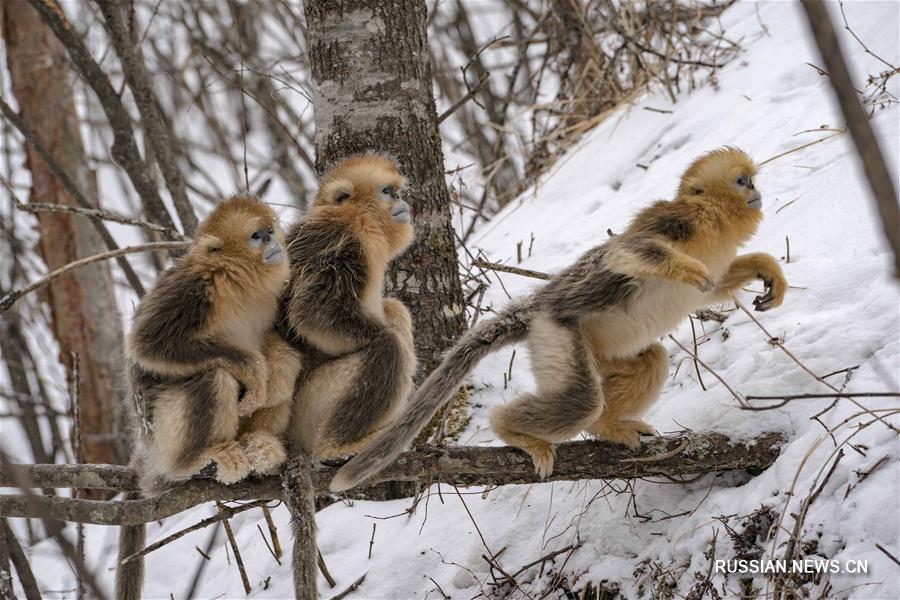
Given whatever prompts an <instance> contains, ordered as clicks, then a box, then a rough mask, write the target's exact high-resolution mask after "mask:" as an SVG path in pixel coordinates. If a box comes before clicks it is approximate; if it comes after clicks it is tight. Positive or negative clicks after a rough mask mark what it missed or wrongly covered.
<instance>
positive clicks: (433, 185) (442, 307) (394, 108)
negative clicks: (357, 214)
mask: <svg viewBox="0 0 900 600" xmlns="http://www.w3.org/2000/svg"><path fill="white" fill-rule="evenodd" d="M304 8H305V11H306V22H307V27H308V44H309V58H310V66H311V70H312V79H313V106H314V108H315V123H316V136H315V145H316V170H317V171H318V172H319V173H320V174H321V173H322V172H324V171H325V170H326V168H327V167H328V166H329V165H332V164H334V163H335V162H336V161H338V160H340V159H342V158H344V157H346V156H348V155H351V154H355V153H358V152H363V151H366V150H380V151H386V152H388V153H390V154H391V155H393V156H394V157H395V158H396V159H397V160H398V161H399V162H400V170H401V172H402V173H403V174H404V175H405V176H406V177H407V179H408V180H409V184H410V189H409V199H410V204H411V205H412V208H413V224H414V225H415V227H416V239H415V241H414V242H413V245H412V246H411V247H410V249H409V250H407V252H406V253H405V254H404V255H403V256H402V257H401V258H399V259H397V260H395V261H394V263H393V266H392V268H391V269H390V271H389V272H388V275H387V288H388V292H389V293H390V294H392V295H394V296H396V297H398V298H399V299H400V300H401V301H403V303H405V304H406V305H407V306H408V307H409V309H410V312H411V313H412V318H413V326H414V327H415V340H416V353H417V354H418V357H419V361H420V363H421V365H422V369H421V370H420V377H422V376H424V375H425V374H427V373H428V372H429V371H431V369H433V368H434V367H435V366H436V365H437V363H438V362H439V361H440V356H441V353H442V352H443V350H445V349H446V348H447V347H448V346H449V345H450V344H452V342H453V341H454V340H455V339H456V338H457V337H458V336H459V335H460V334H461V333H462V332H463V330H464V329H465V318H464V317H465V303H464V300H463V295H462V288H461V287H460V283H459V272H458V267H457V257H456V248H455V244H454V237H453V228H452V225H451V221H450V196H449V193H448V191H447V185H446V182H445V181H444V155H443V152H442V150H441V138H440V133H439V131H438V122H437V112H436V110H435V105H434V94H433V92H432V73H431V61H430V58H429V57H430V54H429V52H428V42H427V37H426V30H425V24H426V21H425V17H426V9H425V2H424V0H397V1H392V2H381V1H376V0H345V1H342V2H335V1H333V0H305V1H304Z"/></svg>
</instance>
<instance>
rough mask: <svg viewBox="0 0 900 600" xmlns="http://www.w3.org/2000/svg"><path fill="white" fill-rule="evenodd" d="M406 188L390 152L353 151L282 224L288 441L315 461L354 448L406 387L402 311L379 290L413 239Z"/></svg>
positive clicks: (411, 361)
mask: <svg viewBox="0 0 900 600" xmlns="http://www.w3.org/2000/svg"><path fill="white" fill-rule="evenodd" d="M403 186H404V179H403V177H402V176H401V175H400V173H399V172H398V171H397V166H396V164H395V163H394V161H393V160H391V159H389V158H387V157H385V156H383V155H380V154H371V153H370V154H361V155H357V156H353V157H350V158H348V159H346V160H344V161H342V162H341V163H339V164H338V165H337V166H335V167H334V168H333V169H332V170H331V171H330V172H328V173H327V174H326V175H325V177H324V178H323V180H322V183H321V187H320V189H319V192H318V193H317V195H316V199H315V203H314V205H313V207H312V210H311V212H310V214H309V215H308V216H307V217H306V218H305V219H304V220H303V221H301V222H300V223H298V224H296V225H294V226H293V227H292V228H291V229H290V230H289V232H288V236H287V239H288V242H287V251H288V257H289V258H290V263H291V269H290V277H289V283H288V286H287V289H286V290H285V294H284V297H283V300H282V308H281V315H280V317H279V324H278V330H279V333H281V334H282V336H283V337H284V338H285V339H286V340H290V341H292V342H293V343H294V345H295V347H297V348H298V349H299V350H300V351H301V354H303V357H304V358H303V362H304V370H303V374H302V375H301V378H300V380H299V381H298V383H297V385H296V395H295V398H294V419H293V426H292V428H291V431H292V432H293V439H294V441H296V442H297V443H298V444H299V446H300V447H301V448H303V449H304V450H305V451H307V452H310V453H311V454H312V455H313V456H314V457H315V458H317V459H325V458H330V457H337V456H345V455H347V454H351V453H353V452H356V451H357V450H358V449H359V448H360V447H361V445H362V444H363V443H364V442H365V441H366V440H367V439H368V438H369V436H371V435H372V434H373V433H374V432H375V431H376V430H378V429H379V428H380V427H382V426H383V425H384V424H385V423H386V422H387V421H388V420H389V419H390V418H391V417H392V416H393V415H395V414H396V412H397V411H398V409H400V408H401V407H402V404H403V403H404V402H405V401H406V397H407V396H408V395H409V392H410V390H411V388H412V377H413V375H414V374H415V369H416V357H415V351H414V349H413V339H412V322H411V320H410V315H409V311H408V310H407V309H406V307H405V306H404V305H403V304H402V303H401V302H400V301H398V300H395V299H393V298H385V297H384V273H385V270H386V269H387V266H388V263H389V262H390V261H391V259H393V258H394V257H395V256H397V255H399V254H400V253H401V252H403V250H405V249H406V248H407V246H409V244H410V242H411V241H412V239H413V228H412V225H411V224H410V221H411V218H410V209H409V205H408V204H407V203H406V202H404V201H403V200H401V199H400V192H401V190H402V188H403Z"/></svg>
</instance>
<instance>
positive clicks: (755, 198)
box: [734, 175, 762, 210]
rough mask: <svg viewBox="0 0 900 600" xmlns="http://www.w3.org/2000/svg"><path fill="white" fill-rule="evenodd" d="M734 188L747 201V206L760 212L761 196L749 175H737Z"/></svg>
mask: <svg viewBox="0 0 900 600" xmlns="http://www.w3.org/2000/svg"><path fill="white" fill-rule="evenodd" d="M734 187H736V188H737V189H738V191H740V192H741V194H743V195H744V196H745V197H746V199H747V206H749V207H750V208H755V209H756V210H762V195H760V193H759V190H757V189H756V187H754V185H753V177H752V176H750V175H738V176H737V177H736V178H735V180H734Z"/></svg>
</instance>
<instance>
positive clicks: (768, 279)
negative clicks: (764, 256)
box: [753, 264, 788, 311]
mask: <svg viewBox="0 0 900 600" xmlns="http://www.w3.org/2000/svg"><path fill="white" fill-rule="evenodd" d="M775 266H776V267H778V265H777V264H776V265H775ZM759 278H760V279H761V280H762V282H763V285H764V286H765V288H766V291H765V293H764V294H763V295H761V296H757V297H756V298H754V299H753V310H759V311H764V310H769V309H770V308H775V307H777V306H781V303H782V302H784V294H785V292H786V291H787V287H788V285H787V280H786V279H785V278H784V275H782V274H781V268H780V267H778V272H777V273H769V274H765V273H760V274H759Z"/></svg>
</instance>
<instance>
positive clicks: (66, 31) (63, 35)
mask: <svg viewBox="0 0 900 600" xmlns="http://www.w3.org/2000/svg"><path fill="white" fill-rule="evenodd" d="M28 1H29V3H30V4H31V6H32V7H34V9H35V10H36V11H37V12H38V14H40V15H41V19H43V21H44V23H46V24H47V26H48V27H50V29H51V30H53V33H54V34H56V37H57V38H59V41H60V42H62V45H63V46H65V48H66V51H67V52H68V54H69V58H71V59H72V63H73V64H74V65H75V67H76V68H77V69H78V72H79V73H81V75H82V77H84V80H85V81H86V82H87V83H88V85H90V86H91V88H92V89H93V90H94V93H95V94H96V95H97V99H98V100H99V101H100V105H101V106H102V107H103V112H104V113H106V118H107V119H108V120H109V125H110V127H111V128H112V132H113V145H112V148H111V149H110V152H111V154H112V157H113V159H114V160H115V161H116V163H117V164H118V165H119V166H121V167H122V168H123V169H124V170H125V172H126V173H127V174H128V178H129V179H130V180H131V183H132V184H133V185H134V189H135V190H137V193H138V196H140V198H141V204H142V205H143V206H144V211H145V212H146V213H147V217H149V219H150V220H151V221H153V222H155V223H158V224H160V225H162V226H164V227H168V228H169V229H176V227H175V223H174V222H173V221H172V217H171V215H169V211H168V210H166V206H165V204H163V201H162V198H160V196H159V192H158V191H157V189H156V185H155V184H154V182H153V180H152V179H151V178H150V175H149V172H148V169H147V163H145V162H144V159H143V158H142V157H141V154H140V152H139V151H138V146H137V142H136V141H135V139H134V130H133V129H132V128H131V117H130V116H129V114H128V111H127V110H125V107H124V106H123V105H122V101H121V99H120V98H119V96H118V94H116V90H115V89H114V88H113V86H112V83H110V81H109V77H107V75H106V73H104V72H103V69H101V68H100V65H98V64H97V62H96V61H95V60H94V58H93V57H92V56H91V53H90V51H89V50H88V48H87V45H86V44H85V41H84V39H82V38H81V36H80V35H79V34H78V32H77V30H76V29H75V27H73V26H72V24H71V23H70V22H69V20H68V19H66V15H65V13H64V12H63V10H62V7H60V6H59V4H58V3H57V2H56V0H28Z"/></svg>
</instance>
